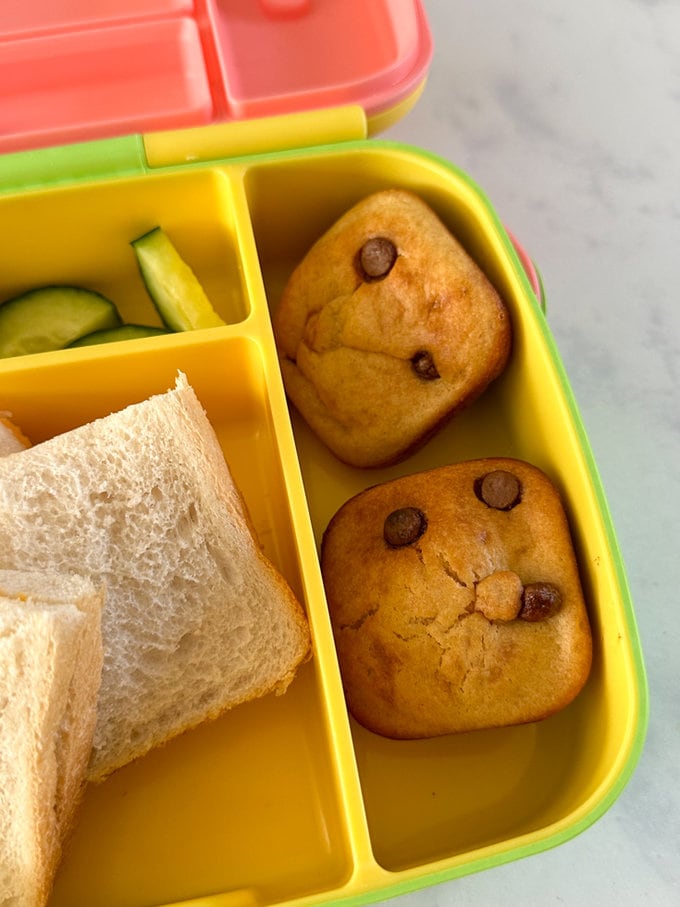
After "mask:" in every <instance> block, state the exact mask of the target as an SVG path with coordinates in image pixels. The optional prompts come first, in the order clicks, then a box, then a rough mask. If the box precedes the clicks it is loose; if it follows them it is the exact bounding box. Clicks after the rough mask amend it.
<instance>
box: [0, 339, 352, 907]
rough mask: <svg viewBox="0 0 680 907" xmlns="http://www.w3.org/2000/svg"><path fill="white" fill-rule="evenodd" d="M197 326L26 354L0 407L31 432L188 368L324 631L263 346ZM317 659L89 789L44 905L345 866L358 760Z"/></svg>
mask: <svg viewBox="0 0 680 907" xmlns="http://www.w3.org/2000/svg"><path fill="white" fill-rule="evenodd" d="M203 333H204V337H203V338H202V339H200V338H199V337H198V332H196V334H195V335H194V336H190V335H184V337H183V338H182V339H183V342H182V343H181V344H166V345H164V346H162V345H161V346H159V345H158V344H155V345H152V344H147V343H146V341H140V342H139V343H138V344H134V343H133V344H128V347H127V352H126V353H125V355H124V356H123V358H122V359H121V357H120V355H119V354H117V353H116V352H115V350H114V349H113V347H112V348H111V349H104V348H101V349H100V350H98V351H95V352H94V353H93V348H88V349H86V350H82V351H75V352H76V353H77V355H75V356H72V357H64V356H59V357H51V360H52V361H51V364H44V359H45V357H39V356H33V357H24V359H23V362H24V368H22V369H21V370H19V371H16V372H14V373H13V375H12V377H11V379H10V380H7V376H5V380H3V381H2V383H1V385H0V387H1V389H0V399H1V400H2V406H3V407H6V408H8V409H10V410H11V411H12V413H13V416H14V418H15V419H16V421H17V422H18V423H19V424H21V425H22V426H24V428H25V431H26V432H27V433H28V434H29V436H31V437H32V439H33V440H34V441H36V442H38V441H40V440H42V439H43V438H45V437H48V436H51V435H53V434H55V433H57V432H59V431H61V430H65V429H67V428H72V427H75V425H77V424H80V423H82V422H85V421H89V420H91V419H94V418H96V417H98V416H102V415H105V414H106V413H108V412H110V411H113V410H117V409H120V408H122V407H123V406H125V405H127V404H129V403H132V402H136V401H138V400H141V399H144V398H145V397H147V396H149V395H150V394H152V393H161V392H163V391H164V390H166V389H167V388H168V387H170V386H172V384H173V383H174V377H175V375H176V373H177V370H181V371H183V372H185V373H186V375H187V377H188V378H189V381H190V382H191V384H192V386H193V387H194V388H195V390H196V392H197V394H198V396H199V399H200V400H201V402H202V403H203V405H204V406H205V407H206V410H207V413H208V416H209V418H210V420H211V423H212V424H213V426H214V428H215V430H216V432H217V435H218V437H219V440H220V442H221V444H222V446H223V449H224V451H225V456H226V458H227V461H228V462H229V464H230V467H231V469H232V472H233V475H234V478H235V481H236V482H237V484H238V486H239V488H240V489H241V491H242V493H243V495H244V498H245V500H246V502H247V504H248V507H249V511H250V514H251V517H252V520H253V524H254V526H255V529H256V531H257V534H258V537H259V539H260V541H261V543H262V545H263V548H264V550H265V552H266V553H267V555H268V556H269V557H270V558H271V559H272V560H273V562H274V563H275V564H276V565H277V566H278V567H279V569H280V570H281V571H282V573H283V574H284V576H285V577H286V578H287V579H288V581H289V582H290V584H291V586H292V588H293V589H294V591H295V592H296V594H297V595H298V596H299V597H300V599H301V601H303V602H305V604H306V605H307V606H308V608H310V605H311V608H310V610H316V611H317V612H319V613H320V616H319V618H318V622H319V623H320V625H321V628H322V630H323V627H324V621H325V612H323V611H321V612H320V609H321V608H322V604H321V602H320V601H319V600H318V596H317V600H316V601H314V602H311V603H310V602H307V601H306V586H307V584H308V583H309V582H310V580H308V579H307V578H306V577H305V576H303V573H302V570H301V566H300V563H301V560H302V558H301V553H300V542H299V539H301V538H304V536H305V526H304V525H302V526H298V525H297V524H296V514H295V512H294V510H295V508H294V507H291V503H290V500H289V495H288V491H287V482H288V481H289V480H288V479H287V478H286V476H284V468H285V467H284V463H283V462H282V459H281V453H280V449H281V445H280V443H279V441H278V439H277V432H278V431H279V428H278V425H277V422H276V419H275V418H274V416H273V413H272V408H271V406H270V402H269V399H270V394H269V393H268V387H267V384H268V382H269V381H270V380H271V376H270V375H269V374H268V371H267V368H266V366H265V364H264V361H263V356H262V350H261V348H260V346H259V345H258V344H257V343H256V342H254V341H253V340H252V339H248V338H243V337H238V336H228V331H227V332H226V333H227V336H219V334H220V332H217V336H215V334H216V332H203ZM224 333H225V332H222V334H223V335H224ZM206 334H207V335H212V339H208V337H206V336H205V335H206ZM116 346H117V347H118V348H119V349H121V348H122V347H123V346H124V345H123V344H117V345H116ZM41 358H42V359H43V365H41V366H40V365H39V366H38V367H37V368H35V369H33V368H32V367H31V362H32V361H33V362H35V361H36V360H39V359H41ZM275 396H276V394H274V397H275ZM140 441H141V443H143V439H140ZM284 446H285V444H284ZM302 569H303V570H309V567H308V566H307V565H304V564H303V567H302ZM312 574H313V570H312ZM311 582H312V583H313V575H312V577H311ZM310 617H312V615H311V614H310ZM315 623H316V621H315V620H314V618H313V617H312V628H313V632H314V624H315ZM318 645H319V644H318V643H317V646H318ZM321 646H322V647H324V646H325V647H326V648H328V641H326V642H325V643H324V642H322V643H321ZM322 667H323V658H322V659H321V661H319V659H315V660H314V661H312V662H310V663H308V664H307V665H305V666H304V667H303V668H302V669H301V671H300V672H299V675H298V677H297V678H296V679H295V681H294V683H293V685H292V686H291V688H290V689H289V690H288V691H287V693H286V694H285V695H284V696H282V697H277V696H274V695H271V696H268V697H265V698H263V699H261V700H258V701H255V702H252V703H249V704H247V705H245V706H242V707H238V708H237V709H234V710H233V711H231V712H230V713H228V714H227V715H226V716H225V717H224V718H222V719H219V720H217V721H215V722H211V723H208V724H205V725H203V726H201V727H199V728H198V729H196V730H194V731H191V732H189V733H187V734H185V735H183V736H181V737H179V738H177V739H175V740H173V741H171V742H170V743H168V744H167V745H166V746H164V747H162V748H161V749H158V750H155V751H153V752H152V753H150V754H149V755H148V756H146V757H144V758H143V759H141V760H138V761H137V762H135V763H133V764H131V765H129V766H127V767H125V768H123V769H121V770H119V771H118V772H116V773H114V774H113V775H112V776H111V777H110V778H109V779H107V780H106V781H105V782H104V783H103V784H101V785H99V786H90V787H89V788H88V792H87V795H86V799H85V803H84V806H83V809H82V812H81V814H80V816H79V821H78V826H77V830H76V833H75V835H74V837H73V840H72V842H71V845H70V847H69V851H68V855H67V857H66V859H65V860H64V863H63V865H62V867H61V871H60V875H59V878H58V880H57V884H56V888H55V891H54V896H53V899H52V902H51V903H52V904H53V905H55V907H56V905H69V907H77V905H89V904H92V903H93V902H94V903H97V904H98V905H101V907H106V905H112V907H113V905H117V907H119V905H121V904H125V905H140V907H141V905H148V904H161V903H169V902H174V901H177V900H182V899H185V898H195V897H198V896H201V895H210V894H214V893H216V892H228V891H233V890H239V891H241V892H243V891H247V892H248V899H246V900H242V895H239V900H238V901H235V903H242V902H243V903H251V902H252V903H256V904H260V903H273V902H278V901H281V900H286V899H289V898H292V897H297V896H300V895H302V894H309V893H316V894H319V893H320V892H321V893H323V892H325V891H328V890H332V889H334V888H337V887H340V886H341V885H342V884H343V882H344V881H345V880H346V878H347V877H348V875H349V873H350V871H351V865H352V864H351V860H350V856H349V853H350V844H349V832H348V828H347V817H346V814H345V811H344V809H343V807H342V795H341V792H340V785H341V783H347V782H346V781H345V782H342V781H341V777H342V775H343V774H345V775H346V774H347V769H348V767H349V778H350V782H351V777H352V775H351V772H352V765H351V762H350V763H349V766H344V767H343V766H339V765H338V756H337V752H336V750H335V747H334V742H333V737H334V736H336V735H337V732H338V728H337V727H335V726H334V723H337V721H338V719H337V717H336V718H335V719H330V718H329V716H328V710H329V702H328V690H327V689H326V687H325V683H324V681H323V679H322V678H321V677H320V671H321V670H322ZM336 699H337V702H340V698H339V697H338V696H337V694H336ZM331 703H332V697H331ZM331 707H332V706H331ZM342 722H343V716H342V714H341V716H340V725H341V726H342Z"/></svg>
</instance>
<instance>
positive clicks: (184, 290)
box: [131, 227, 225, 331]
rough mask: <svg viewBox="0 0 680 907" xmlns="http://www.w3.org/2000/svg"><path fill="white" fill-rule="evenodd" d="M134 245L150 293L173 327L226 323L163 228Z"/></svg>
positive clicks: (162, 316)
mask: <svg viewBox="0 0 680 907" xmlns="http://www.w3.org/2000/svg"><path fill="white" fill-rule="evenodd" d="M131 245H132V248H133V249H134V252H135V255H136V257H137V264H138V265H139V270H140V272H141V274H142V278H143V280H144V283H145V285H146V288H147V290H148V292H149V295H150V296H151V299H152V301H153V303H154V305H155V307H156V309H157V310H158V314H159V315H160V316H161V319H162V321H163V323H164V324H165V325H166V326H167V327H168V328H169V329H170V330H172V331H192V330H197V329H199V328H212V327H221V326H223V325H224V323H225V322H224V321H223V320H222V319H221V318H220V316H219V315H218V314H217V312H216V311H215V309H214V308H213V307H212V304H211V302H210V300H209V299H208V297H207V296H206V293H205V290H204V289H203V287H202V286H201V284H200V283H199V281H198V278H197V277H196V275H195V274H194V272H193V271H192V270H191V268H190V267H189V265H188V264H187V263H186V262H185V261H184V260H183V259H182V257H181V256H180V254H179V252H178V251H177V249H176V248H175V247H174V245H173V244H172V241H171V240H170V238H169V237H168V235H167V233H165V232H164V230H163V229H162V227H155V228H154V229H153V230H150V231H149V232H148V233H145V234H144V235H143V236H140V237H138V238H137V239H134V240H133V241H132V243H131Z"/></svg>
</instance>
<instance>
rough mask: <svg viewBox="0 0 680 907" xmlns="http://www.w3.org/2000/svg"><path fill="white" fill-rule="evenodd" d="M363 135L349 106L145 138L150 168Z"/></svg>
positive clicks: (359, 112)
mask: <svg viewBox="0 0 680 907" xmlns="http://www.w3.org/2000/svg"><path fill="white" fill-rule="evenodd" d="M366 135H367V124H366V114H365V113H364V111H363V109H362V108H361V107H359V106H355V105H348V106H344V107H333V108H329V109H327V110H314V111H303V112H301V113H290V114H284V115H281V116H274V117H263V118H262V119H254V120H243V121H239V122H231V123H218V124H216V125H211V126H197V127H195V128H192V129H182V130H174V131H171V132H151V133H147V134H146V135H145V136H144V147H145V149H146V159H147V163H148V165H149V167H153V168H157V167H170V166H176V165H178V164H187V163H196V162H205V161H218V160H223V159H230V160H232V159H234V158H245V157H252V156H253V155H261V154H267V153H275V152H276V153H278V152H281V151H291V150H295V149H297V148H309V147H312V146H317V145H328V144H336V143H337V142H343V141H350V140H353V139H363V138H366Z"/></svg>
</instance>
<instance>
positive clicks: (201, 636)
mask: <svg viewBox="0 0 680 907" xmlns="http://www.w3.org/2000/svg"><path fill="white" fill-rule="evenodd" d="M30 562H35V563H41V564H42V565H44V566H46V567H50V568H52V569H57V570H62V571H63V570H78V571H79V572H81V573H83V574H85V575H88V576H91V577H93V578H95V580H96V581H97V582H102V583H104V584H105V586H106V590H107V594H106V606H105V608H104V615H103V619H102V625H103V635H104V669H103V676H102V687H101V693H100V698H99V718H98V723H97V729H96V733H95V741H94V750H93V755H92V761H91V765H90V778H91V779H100V778H103V777H104V776H106V775H107V774H108V773H110V772H111V771H113V770H114V769H116V768H118V767H119V766H122V765H124V764H125V763H126V762H129V761H131V760H132V759H134V758H136V757H138V756H141V755H142V754H144V753H146V752H147V751H148V750H149V749H151V748H152V747H154V746H157V745H159V744H161V743H163V742H165V741H166V740H168V739H169V738H170V737H172V736H174V735H176V734H179V733H181V732H182V731H184V730H187V729H188V728H191V727H193V726H194V725H197V724H198V723H200V722H202V721H204V720H205V719H208V718H212V717H216V716H217V715H219V714H220V713H222V712H223V711H225V710H226V709H228V708H231V707H232V706H235V705H237V704H238V703H242V702H245V701H246V700H249V699H253V698H254V697H256V696H261V695H264V694H265V693H268V692H270V691H277V692H283V691H284V690H285V689H286V687H287V686H288V684H289V683H290V681H291V680H292V678H293V675H294V673H295V671H296V668H297V666H298V665H299V664H300V663H301V662H302V661H303V660H305V659H306V658H307V657H308V654H309V647H310V640H309V630H308V626H307V622H306V618H305V615H304V612H303V610H302V608H301V606H300V604H299V603H298V602H297V600H296V599H295V597H294V595H293V593H292V592H291V590H290V589H289V587H288V585H287V584H286V582H285V581H284V579H283V578H282V577H281V575H280V574H279V573H278V572H277V571H276V569H275V568H274V567H273V566H272V564H271V563H270V562H269V561H268V560H267V559H266V558H265V556H264V555H263V553H262V551H261V549H260V547H259V545H258V543H257V541H256V539H255V537H254V535H253V532H252V529H251V526H250V521H249V518H248V515H247V512H246V508H245V505H244V503H243V500H242V498H241V496H240V494H239V491H238V489H237V488H236V486H235V484H234V482H233V480H232V477H231V474H230V472H229V469H228V467H227V465H226V463H225V460H224V456H223V454H222V450H221V448H220V446H219V442H218V440H217V437H216V436H215V432H214V431H213V429H212V427H211V425H210V423H209V421H208V418H207V416H206V414H205V412H204V410H203V408H202V406H201V404H200V403H199V401H198V399H197V397H196V394H195V393H194V391H193V389H192V388H191V387H190V385H189V384H188V382H187V379H186V377H185V376H184V375H180V376H179V377H178V379H177V383H176V386H175V387H174V388H173V389H171V390H169V391H168V392H167V393H165V394H159V395H156V396H154V397H151V398H149V399H148V400H145V401H143V402H141V403H137V404H134V405H131V406H129V407H127V408H126V409H124V410H122V411H121V412H117V413H113V414H112V415H109V416H106V417H104V418H101V419H98V420H96V421H94V422H91V423H89V424H86V425H83V426H81V427H79V428H76V429H74V430H72V431H70V432H67V433H65V434H62V435H60V436H58V437H55V438H52V439H50V440H48V441H45V442H43V443H41V444H37V445H35V446H34V447H32V448H30V449H29V450H27V451H24V453H22V454H21V456H17V457H6V458H5V459H0V566H2V565H3V563H4V565H5V566H12V567H17V566H21V565H23V564H26V563H30Z"/></svg>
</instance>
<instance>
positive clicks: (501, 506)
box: [475, 469, 522, 510]
mask: <svg viewBox="0 0 680 907" xmlns="http://www.w3.org/2000/svg"><path fill="white" fill-rule="evenodd" d="M475 494H476V495H477V497H478V498H479V499H480V501H484V503H485V504H486V505H487V506H488V507H493V508H494V510H512V508H513V507H515V506H517V504H519V502H520V498H521V495H522V486H521V484H520V481H519V479H518V478H517V476H516V475H513V473H511V472H507V471H506V470H505V469H495V470H494V471H493V472H487V474H486V475H485V476H482V478H481V479H478V480H477V482H475Z"/></svg>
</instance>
